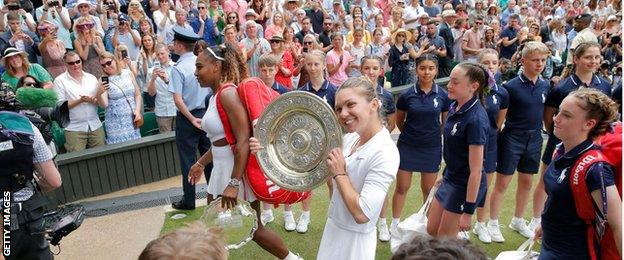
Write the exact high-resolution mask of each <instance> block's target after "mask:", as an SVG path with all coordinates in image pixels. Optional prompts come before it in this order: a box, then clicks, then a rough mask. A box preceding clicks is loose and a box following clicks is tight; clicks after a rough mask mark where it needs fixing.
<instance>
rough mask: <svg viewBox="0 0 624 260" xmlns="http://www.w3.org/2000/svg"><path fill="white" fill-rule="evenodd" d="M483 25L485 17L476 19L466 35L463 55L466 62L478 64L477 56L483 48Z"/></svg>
mask: <svg viewBox="0 0 624 260" xmlns="http://www.w3.org/2000/svg"><path fill="white" fill-rule="evenodd" d="M483 23H484V20H483V17H476V18H475V20H474V21H473V22H472V27H471V28H470V30H468V31H466V33H465V34H464V38H463V43H462V54H463V56H464V60H466V61H470V62H476V59H477V54H479V51H480V49H482V48H483V45H484V44H483V42H482V40H483ZM497 70H498V68H497Z"/></svg>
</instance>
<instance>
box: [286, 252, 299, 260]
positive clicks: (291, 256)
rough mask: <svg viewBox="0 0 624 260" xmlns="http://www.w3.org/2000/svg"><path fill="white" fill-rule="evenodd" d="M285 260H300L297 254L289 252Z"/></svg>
mask: <svg viewBox="0 0 624 260" xmlns="http://www.w3.org/2000/svg"><path fill="white" fill-rule="evenodd" d="M284 260H299V256H297V255H295V253H293V252H290V251H288V255H287V256H286V257H285V258H284Z"/></svg>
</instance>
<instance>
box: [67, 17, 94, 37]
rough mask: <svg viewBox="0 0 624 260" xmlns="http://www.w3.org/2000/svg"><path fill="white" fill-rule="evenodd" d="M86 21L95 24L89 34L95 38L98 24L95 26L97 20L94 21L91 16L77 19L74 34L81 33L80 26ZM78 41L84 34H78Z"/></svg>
mask: <svg viewBox="0 0 624 260" xmlns="http://www.w3.org/2000/svg"><path fill="white" fill-rule="evenodd" d="M85 21H90V22H91V23H92V24H93V27H91V29H89V33H90V34H91V36H93V37H95V36H97V35H98V34H97V33H98V32H97V30H96V29H95V27H96V24H95V20H93V18H91V16H81V17H80V18H78V19H76V22H75V23H74V28H73V30H74V32H80V31H81V30H78V26H80V24H82V23H84V22H85ZM76 39H82V33H76Z"/></svg>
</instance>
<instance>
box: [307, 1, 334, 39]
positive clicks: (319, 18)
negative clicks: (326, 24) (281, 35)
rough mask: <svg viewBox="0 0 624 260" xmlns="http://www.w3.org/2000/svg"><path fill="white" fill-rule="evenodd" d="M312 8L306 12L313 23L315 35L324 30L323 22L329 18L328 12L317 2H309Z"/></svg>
mask: <svg viewBox="0 0 624 260" xmlns="http://www.w3.org/2000/svg"><path fill="white" fill-rule="evenodd" d="M308 3H310V4H311V5H312V6H311V7H310V9H308V11H307V12H306V16H307V17H310V23H312V30H313V31H314V32H315V33H319V32H321V31H322V30H323V21H324V20H325V18H328V17H329V13H327V10H325V9H323V8H321V4H320V3H319V2H316V1H308Z"/></svg>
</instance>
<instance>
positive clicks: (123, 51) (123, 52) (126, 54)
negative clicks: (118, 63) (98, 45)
mask: <svg viewBox="0 0 624 260" xmlns="http://www.w3.org/2000/svg"><path fill="white" fill-rule="evenodd" d="M121 58H122V59H125V58H128V51H127V50H121Z"/></svg>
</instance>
